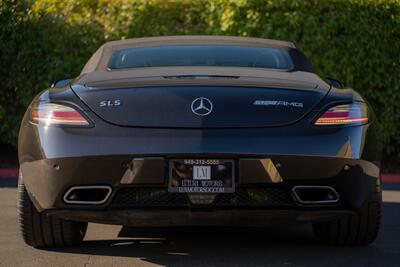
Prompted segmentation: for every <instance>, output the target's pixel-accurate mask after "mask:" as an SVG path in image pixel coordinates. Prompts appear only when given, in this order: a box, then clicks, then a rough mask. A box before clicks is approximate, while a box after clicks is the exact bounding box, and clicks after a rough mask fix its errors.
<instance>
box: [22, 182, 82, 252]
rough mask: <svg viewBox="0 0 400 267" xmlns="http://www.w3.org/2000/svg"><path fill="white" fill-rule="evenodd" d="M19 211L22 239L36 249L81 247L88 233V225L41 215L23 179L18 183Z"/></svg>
mask: <svg viewBox="0 0 400 267" xmlns="http://www.w3.org/2000/svg"><path fill="white" fill-rule="evenodd" d="M18 198H19V200H18V211H19V223H20V228H21V232H22V237H23V239H24V241H25V243H26V244H27V245H29V246H32V247H36V248H52V247H68V246H76V245H79V244H80V243H81V242H82V240H83V237H84V236H85V233H86V228H87V223H83V222H73V221H67V220H63V219H58V218H54V217H51V216H47V215H44V214H40V213H39V212H38V211H37V210H36V208H35V206H34V205H33V203H32V201H31V199H30V198H29V196H28V193H27V191H26V189H25V186H24V184H23V183H22V182H21V179H20V181H19V183H18Z"/></svg>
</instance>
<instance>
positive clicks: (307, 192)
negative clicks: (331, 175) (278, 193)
mask: <svg viewBox="0 0 400 267" xmlns="http://www.w3.org/2000/svg"><path fill="white" fill-rule="evenodd" d="M292 193H293V196H294V197H295V199H296V201H297V202H298V203H299V204H301V205H324V204H325V205H328V204H335V203H338V202H339V200H340V196H339V194H338V193H337V192H336V190H335V189H334V188H333V187H331V186H319V185H298V186H295V187H293V188H292Z"/></svg>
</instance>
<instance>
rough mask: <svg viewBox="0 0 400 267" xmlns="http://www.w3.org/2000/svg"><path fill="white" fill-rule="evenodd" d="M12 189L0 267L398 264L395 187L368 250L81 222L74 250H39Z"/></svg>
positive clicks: (284, 238)
mask: <svg viewBox="0 0 400 267" xmlns="http://www.w3.org/2000/svg"><path fill="white" fill-rule="evenodd" d="M16 193H17V192H16V188H0V266H51V267H52V266H68V267H72V266H82V267H89V266H107V267H109V266H121V267H122V266H281V265H285V266H287V265H289V266H290V265H296V266H335V267H337V266H400V184H392V185H385V191H384V205H383V223H382V227H381V231H380V234H379V237H378V239H377V240H376V242H375V243H374V244H373V245H370V246H368V247H335V246H327V245H321V244H319V243H318V241H316V240H315V239H314V237H313V235H312V231H311V227H310V225H307V224H305V225H295V226H290V227H287V226H278V227H273V228H229V227H218V228H215V227H205V228H204V227H173V228H171V227H169V228H126V227H121V226H111V225H100V224H89V228H88V232H87V235H86V237H85V241H84V243H83V245H82V246H80V247H76V248H68V249H52V250H41V249H34V248H31V247H28V246H26V245H25V244H24V243H23V241H22V239H21V236H20V233H19V228H18V218H17V212H16V201H17V200H16Z"/></svg>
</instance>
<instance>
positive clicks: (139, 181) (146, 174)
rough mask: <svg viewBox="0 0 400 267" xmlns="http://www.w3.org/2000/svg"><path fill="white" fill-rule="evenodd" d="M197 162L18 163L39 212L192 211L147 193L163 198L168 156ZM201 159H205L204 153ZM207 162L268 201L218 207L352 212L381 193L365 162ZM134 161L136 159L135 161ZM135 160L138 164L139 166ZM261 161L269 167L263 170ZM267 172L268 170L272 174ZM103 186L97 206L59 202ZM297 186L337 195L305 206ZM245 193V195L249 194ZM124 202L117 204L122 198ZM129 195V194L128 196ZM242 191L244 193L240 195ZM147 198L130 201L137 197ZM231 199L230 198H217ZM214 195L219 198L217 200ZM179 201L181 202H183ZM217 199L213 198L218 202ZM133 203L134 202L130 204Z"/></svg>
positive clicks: (240, 158) (238, 158)
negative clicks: (225, 167)
mask: <svg viewBox="0 0 400 267" xmlns="http://www.w3.org/2000/svg"><path fill="white" fill-rule="evenodd" d="M189 157H190V158H196V157H197V158H198V157H199V156H198V155H180V156H179V155H169V156H166V155H164V157H149V158H140V159H138V158H133V156H100V157H77V158H58V159H45V160H37V161H33V162H25V163H23V164H22V165H21V174H22V177H23V182H24V184H25V186H26V188H27V189H28V192H29V194H30V196H31V199H32V200H33V202H34V203H35V205H36V207H37V208H38V209H39V210H70V211H71V210H76V211H79V210H94V211H107V212H110V211H111V210H117V209H121V208H122V209H139V210H143V211H145V210H147V209H152V208H153V209H154V208H165V207H167V208H168V209H170V210H173V209H178V208H180V209H183V210H185V211H187V212H188V211H192V210H195V209H196V208H198V207H196V206H194V205H191V204H190V201H189V200H186V199H187V198H186V197H185V196H186V194H180V193H175V195H176V194H177V196H178V197H177V198H178V200H176V199H177V198H174V201H177V202H175V204H174V203H171V204H169V203H167V204H165V203H161V202H160V200H159V199H154V198H153V199H151V198H150V195H158V196H159V195H161V194H167V195H165V196H166V197H167V198H168V196H169V195H168V194H170V193H168V192H167V188H168V179H169V175H168V162H169V160H168V159H169V158H189ZM203 158H204V155H203ZM207 158H230V159H234V160H235V168H236V171H235V173H236V174H237V175H236V193H237V194H245V195H246V197H247V196H248V195H249V194H253V193H254V192H252V191H251V190H254V189H257V190H264V191H263V192H262V193H261V194H264V195H265V197H266V198H268V201H264V202H260V203H259V202H257V203H255V205H253V204H254V203H253V202H251V203H250V204H249V205H247V203H244V204H243V205H221V206H217V205H210V207H208V208H211V209H213V210H216V209H219V208H224V209H226V208H234V209H243V208H250V209H251V208H253V209H254V208H262V209H269V210H277V209H278V210H279V209H295V210H301V211H304V210H316V209H317V210H340V209H342V210H354V209H358V208H360V207H361V206H362V205H363V203H364V201H365V200H366V199H367V198H368V196H369V195H370V194H371V193H376V192H378V193H379V192H380V190H381V188H380V177H379V168H378V167H377V166H376V165H375V164H373V163H371V162H368V161H364V160H355V159H343V158H328V157H310V156H308V157H307V156H306V157H305V156H270V157H265V156H264V157H260V156H259V157H254V156H253V157H251V156H250V155H215V154H214V155H212V156H211V155H208V156H207ZM138 160H139V161H138ZM138 162H139V163H140V164H138ZM265 162H269V163H270V164H271V165H273V166H272V167H271V166H270V168H264V167H265V165H266V164H265ZM271 170H272V171H271ZM274 172H276V173H275V175H279V176H281V178H282V181H281V182H277V183H274V182H273V180H274V179H272V178H271V176H272V175H274ZM82 185H107V186H110V187H111V188H112V194H111V196H110V198H109V199H108V200H107V201H106V202H105V203H104V204H101V205H84V204H83V205H74V204H67V203H65V202H64V201H63V197H64V194H65V193H66V192H67V191H68V190H69V189H70V188H71V187H73V186H82ZM299 185H314V186H315V185H319V186H331V187H333V188H334V189H335V190H336V191H337V193H338V194H339V196H340V202H338V203H336V204H335V205H325V206H319V207H317V208H316V207H312V206H307V207H304V206H302V205H299V203H297V202H296V200H295V198H294V197H293V195H292V192H291V190H292V188H293V187H294V186H299ZM246 190H247V191H246ZM249 190H250V191H249ZM124 191H125V195H127V196H125V197H124V198H125V200H124V201H122V200H121V198H123V197H121V194H124ZM127 191H128V194H126V192H127ZM129 191H130V192H129ZM243 191H246V192H244V193H243ZM143 195H144V196H145V197H147V200H148V202H143V201H144V200H143V199H138V200H137V201H136V200H135V199H137V198H138V196H143ZM222 196H223V197H224V198H228V199H229V200H230V196H235V197H237V198H240V196H239V195H229V194H222V195H221V198H222ZM218 197H219V196H218ZM126 198H130V199H128V200H126ZM182 199H183V200H182ZM217 199H218V198H217ZM135 201H136V202H135Z"/></svg>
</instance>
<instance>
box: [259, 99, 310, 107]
mask: <svg viewBox="0 0 400 267" xmlns="http://www.w3.org/2000/svg"><path fill="white" fill-rule="evenodd" d="M253 105H256V106H285V107H295V108H302V107H303V103H300V102H288V101H280V100H256V101H254V103H253Z"/></svg>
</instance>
